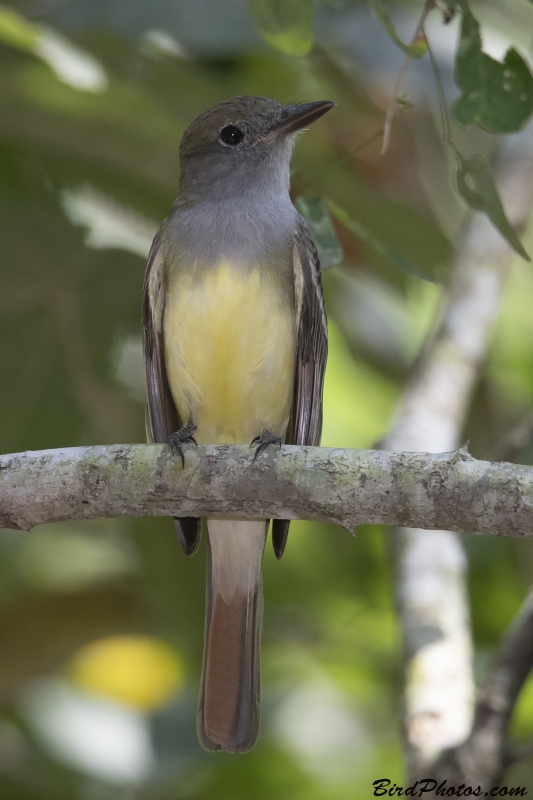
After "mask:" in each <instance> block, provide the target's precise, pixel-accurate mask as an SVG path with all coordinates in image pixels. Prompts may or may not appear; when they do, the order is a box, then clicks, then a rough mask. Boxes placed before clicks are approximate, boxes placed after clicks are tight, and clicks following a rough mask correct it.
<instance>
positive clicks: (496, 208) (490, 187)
mask: <svg viewBox="0 0 533 800" xmlns="http://www.w3.org/2000/svg"><path fill="white" fill-rule="evenodd" d="M456 181H457V190H458V192H459V194H460V195H461V197H462V198H463V200H464V201H465V202H466V203H467V205H469V206H470V208H473V209H474V211H483V212H484V213H485V214H486V215H487V216H488V218H489V219H490V221H491V222H492V224H493V225H494V227H495V228H497V229H498V230H499V231H500V233H501V235H502V236H503V237H504V239H506V240H507V242H508V243H509V244H510V245H511V247H512V248H513V250H515V251H516V252H517V253H518V255H520V256H522V258H523V259H525V260H526V261H531V259H530V257H529V256H528V254H527V252H526V250H525V249H524V247H523V245H522V242H521V241H520V239H519V238H518V236H517V234H516V231H515V230H514V228H513V227H512V225H511V223H510V222H509V220H508V219H507V217H506V215H505V211H504V208H503V205H502V201H501V200H500V196H499V195H498V190H497V189H496V185H495V183H494V178H493V176H492V173H491V171H490V168H489V165H488V164H487V162H486V161H485V159H483V158H481V156H469V158H463V157H462V156H461V163H460V166H459V168H458V170H457V175H456Z"/></svg>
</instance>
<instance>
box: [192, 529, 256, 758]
mask: <svg viewBox="0 0 533 800" xmlns="http://www.w3.org/2000/svg"><path fill="white" fill-rule="evenodd" d="M207 527H208V530H209V542H210V546H209V548H208V551H209V552H208V559H207V605H206V625H205V643H204V663H203V669H202V687H201V692H200V700H199V705H198V717H197V725H198V736H199V739H200V742H201V743H202V745H203V747H205V748H206V750H227V751H229V752H230V753H245V752H246V751H247V750H250V749H251V748H252V747H253V746H254V744H255V742H256V739H257V736H258V733H259V698H260V693H261V683H260V653H259V648H260V641H261V628H262V622H263V584H262V579H261V559H262V556H263V550H264V547H265V540H266V534H267V528H268V523H267V522H265V521H264V520H260V521H259V520H238V521H234V520H208V521H207Z"/></svg>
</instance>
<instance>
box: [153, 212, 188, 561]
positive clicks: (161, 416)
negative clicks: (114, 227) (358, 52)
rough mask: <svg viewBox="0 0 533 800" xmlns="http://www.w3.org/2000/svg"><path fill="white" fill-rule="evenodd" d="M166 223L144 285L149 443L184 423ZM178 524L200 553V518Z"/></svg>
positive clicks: (155, 243)
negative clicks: (173, 358)
mask: <svg viewBox="0 0 533 800" xmlns="http://www.w3.org/2000/svg"><path fill="white" fill-rule="evenodd" d="M164 235H165V223H163V224H162V225H161V227H160V228H159V230H158V232H157V234H156V236H155V239H154V241H153V243H152V247H151V248H150V253H149V255H148V264H147V265H146V273H145V276H144V286H143V303H142V318H143V348H144V363H145V368H146V387H147V392H148V401H147V406H146V435H147V438H148V441H149V442H166V440H167V438H168V437H169V436H170V434H171V433H174V432H175V431H177V430H179V429H180V428H181V426H182V422H181V420H180V418H179V414H178V411H177V409H176V406H175V404H174V400H173V398H172V393H171V391H170V386H169V383H168V378H167V373H166V369H165V359H164V351H163V312H164V307H165V264H164ZM174 524H175V526H176V531H177V533H178V536H179V539H180V542H181V546H182V547H183V550H184V552H185V554H186V555H188V556H190V555H193V553H195V552H196V550H197V549H198V545H199V543H200V531H201V526H200V520H199V519H197V518H196V517H180V518H177V517H174Z"/></svg>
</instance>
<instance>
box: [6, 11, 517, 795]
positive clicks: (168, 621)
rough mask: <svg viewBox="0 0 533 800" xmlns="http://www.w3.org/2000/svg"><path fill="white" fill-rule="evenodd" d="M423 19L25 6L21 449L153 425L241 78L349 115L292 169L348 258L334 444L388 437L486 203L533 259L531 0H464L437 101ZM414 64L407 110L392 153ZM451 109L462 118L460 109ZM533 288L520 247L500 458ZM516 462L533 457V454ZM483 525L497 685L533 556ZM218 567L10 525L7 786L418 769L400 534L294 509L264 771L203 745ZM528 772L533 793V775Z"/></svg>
mask: <svg viewBox="0 0 533 800" xmlns="http://www.w3.org/2000/svg"><path fill="white" fill-rule="evenodd" d="M431 5H432V4H431ZM422 10H423V4H421V3H419V2H415V0H412V2H410V1H409V2H408V0H405V2H396V3H393V2H390V3H385V2H379V0H371V2H369V3H368V4H366V3H364V2H362V0H361V1H360V2H358V0H327V2H326V0H324V1H323V2H322V3H319V4H318V5H317V6H316V7H315V6H313V3H312V2H311V0H305V1H304V0H291V2H284V3H279V2H274V0H272V2H266V1H265V2H263V0H249V1H248V3H247V4H245V3H244V0H223V2H217V0H157V2H151V3H143V2H140V0H114V1H113V2H106V0H99V1H98V2H95V1H94V0H92V1H91V2H90V1H89V0H17V2H11V3H10V4H9V5H5V6H0V242H1V248H0V309H1V316H0V375H1V376H2V392H1V393H0V420H1V424H0V448H1V450H2V451H4V452H13V451H20V450H24V449H38V448H53V447H60V446H72V445H87V444H93V443H116V442H134V441H135V442H136V441H139V442H140V441H144V411H143V405H144V380H143V374H142V359H141V352H140V295H141V286H142V277H143V272H144V261H145V255H146V252H147V249H148V247H149V244H150V241H151V237H152V236H153V234H154V232H155V230H156V228H157V225H158V222H159V221H160V220H161V219H162V218H163V217H164V216H165V214H166V213H167V212H168V209H169V207H170V204H171V203H172V200H173V197H174V193H175V189H176V185H177V177H178V144H179V140H180V137H181V134H182V132H183V130H184V128H185V127H186V125H187V124H188V122H189V121H190V120H191V119H192V118H193V117H194V116H195V115H196V114H197V113H199V112H200V111H202V110H203V109H205V108H206V107H207V106H209V105H211V104H213V103H215V102H217V101H220V100H222V99H224V98H226V97H229V96H232V95H235V94H264V95H268V96H272V97H275V98H276V99H278V100H280V101H282V102H289V101H292V100H302V101H310V100H315V99H326V98H328V99H333V100H335V101H336V102H337V104H338V106H337V108H336V109H335V110H334V111H333V112H332V113H331V114H329V115H328V116H327V117H325V118H324V119H323V120H322V121H321V122H319V123H317V124H316V125H315V126H313V128H312V129H311V130H310V131H309V132H308V133H306V134H305V135H303V136H302V137H301V139H300V142H299V144H298V147H297V150H296V154H295V158H294V163H293V180H292V186H293V196H294V199H295V200H298V204H299V208H300V209H301V210H302V211H303V212H305V213H306V215H307V216H308V217H309V218H310V219H312V220H314V222H315V224H316V226H317V231H318V232H319V238H320V244H321V247H322V249H323V254H324V258H323V260H324V263H325V264H326V263H327V264H328V265H334V264H336V263H337V262H338V261H339V259H340V251H339V243H340V245H341V246H342V251H343V258H342V264H341V265H340V266H336V267H335V268H334V269H331V270H328V272H326V273H325V275H324V283H325V291H326V297H327V306H328V311H329V316H330V359H329V365H328V372H327V379H326V391H325V427H324V436H323V444H324V445H328V446H348V447H370V446H372V445H373V444H375V443H376V442H378V441H379V439H380V438H381V437H382V436H383V435H384V434H385V432H386V431H387V427H388V425H389V422H390V418H391V414H392V411H393V409H394V404H395V401H396V400H397V398H398V397H399V395H400V393H401V389H402V385H403V382H404V380H405V377H406V375H407V373H408V370H409V369H410V367H411V365H412V364H413V362H414V360H415V358H416V354H417V352H418V351H419V349H420V347H421V345H422V343H423V341H424V338H425V336H426V335H427V334H428V332H430V331H431V330H432V329H433V327H434V325H435V321H436V318H437V314H438V309H439V303H440V298H441V295H442V286H443V281H445V278H446V274H447V269H448V267H449V264H450V261H451V259H452V258H453V253H454V249H455V247H456V245H457V242H458V235H459V231H460V227H461V224H462V222H463V220H464V218H465V215H466V214H467V206H466V204H465V201H466V203H468V204H469V205H470V206H473V207H475V208H477V209H479V210H481V211H485V212H486V213H488V215H489V216H490V218H491V220H492V221H493V223H494V224H495V225H496V227H498V229H499V230H500V231H501V232H502V234H503V235H505V236H506V237H507V238H508V239H509V240H510V242H511V244H512V245H513V246H514V247H515V249H516V250H517V251H518V252H521V253H522V255H523V256H525V257H527V251H528V250H531V245H532V242H531V237H530V236H528V234H525V235H524V236H523V237H522V242H521V241H520V240H519V239H518V237H517V235H516V233H514V232H513V231H512V230H511V229H510V228H509V226H508V223H507V222H506V219H505V214H504V210H503V209H502V208H501V205H500V204H499V199H498V196H497V190H496V187H495V186H494V181H493V178H492V175H491V170H490V167H489V166H488V165H489V163H490V160H491V156H492V154H493V152H494V148H495V145H496V144H497V141H498V137H497V134H501V133H506V132H509V131H517V130H518V129H520V128H521V127H523V126H524V125H526V124H527V123H528V120H529V117H530V115H531V111H532V110H533V81H532V78H531V73H530V67H529V65H528V62H529V59H530V56H531V49H530V44H531V41H530V39H531V30H533V26H532V23H533V4H531V3H530V2H528V1H527V0H499V1H498V2H491V1H490V0H485V1H484V2H483V1H482V0H479V1H478V2H472V3H470V7H467V6H466V3H465V2H462V1H461V0H457V1H456V2H452V0H448V2H440V3H439V9H438V10H434V11H432V12H431V14H430V15H429V17H428V22H427V31H428V35H429V41H430V45H431V54H432V56H433V59H434V61H435V62H436V64H437V66H438V70H439V75H440V79H439V80H440V89H439V87H438V85H437V87H436V84H435V79H434V77H433V75H432V70H431V65H430V62H429V54H428V47H427V41H426V40H425V39H424V38H420V37H418V39H415V40H412V39H411V37H412V36H413V32H414V31H415V29H416V25H417V20H418V18H419V16H420V14H421V12H422ZM454 10H458V11H459V12H460V13H458V14H457V15H456V16H455V18H454V19H453V20H451V21H450V22H449V24H448V25H444V24H443V21H442V12H444V13H447V16H448V17H451V16H452V12H453V11H454ZM478 23H479V25H480V26H481V27H480V28H479V27H478ZM255 25H257V28H256V27H255ZM258 30H259V31H260V32H261V34H262V35H263V37H264V39H262V38H261V37H260V35H259V33H258V32H257V31H258ZM313 31H314V40H313ZM479 31H481V35H480V33H479ZM265 40H266V41H265ZM406 53H407V55H408V56H409V55H411V56H413V57H414V59H413V61H412V63H411V65H410V70H409V72H408V74H407V78H406V81H405V85H404V86H402V87H401V90H400V91H399V92H398V94H401V95H403V93H404V92H406V93H407V95H406V96H403V97H402V106H401V108H403V109H404V110H402V111H399V112H398V113H397V114H396V117H395V119H394V121H393V128H392V132H391V140H390V146H389V150H388V152H387V154H386V155H384V156H380V154H379V153H380V149H381V136H380V135H379V134H380V131H382V129H383V120H384V117H385V111H386V108H387V106H388V105H389V104H390V103H389V101H390V97H391V94H392V92H393V87H394V85H395V82H396V77H397V75H398V73H399V71H400V69H401V67H402V62H403V60H404V58H405V54H406ZM507 87H508V88H507ZM439 104H440V111H439ZM443 106H444V107H445V108H448V109H453V120H452V119H451V118H450V114H449V113H448V115H446V114H445V115H444V122H442V113H443ZM462 126H465V127H462ZM515 135H516V134H515ZM457 189H459V192H460V194H461V195H462V198H463V199H461V197H460V196H459V193H458V191H457ZM523 248H525V250H524V249H523ZM532 291H533V272H532V270H531V267H530V266H529V265H528V264H526V263H525V262H524V260H521V259H520V258H518V256H517V260H516V264H515V266H514V269H513V273H512V275H511V278H510V281H509V285H508V288H507V292H506V295H505V298H504V306H503V313H502V317H501V321H500V323H499V325H498V329H497V332H496V336H495V340H494V344H493V347H492V351H491V354H490V358H489V360H488V363H487V365H486V369H485V371H484V374H483V377H482V380H481V381H480V384H479V386H478V389H477V393H476V397H475V402H474V404H473V407H472V410H471V413H470V417H469V420H468V424H467V426H466V428H467V429H466V430H465V432H464V438H465V439H466V438H469V437H470V439H471V452H472V453H473V454H474V455H475V456H476V457H490V455H491V453H492V452H493V450H494V448H495V447H496V445H497V444H498V442H499V441H500V440H501V437H502V436H503V435H504V434H505V433H506V432H507V431H508V430H510V429H511V428H512V427H513V426H514V425H515V424H517V423H518V422H519V421H521V420H522V419H523V418H524V417H525V416H527V415H528V413H529V409H530V408H531V404H532V400H533V317H532V315H531V310H530V309H531V301H530V298H531V296H532ZM517 457H518V458H519V459H520V460H522V461H524V462H526V463H531V459H532V458H533V448H532V447H531V446H530V445H527V444H526V445H525V446H524V448H523V450H522V451H521V452H520V453H519V454H518V456H517ZM464 539H465V544H466V547H467V550H468V553H469V557H470V578H469V585H470V592H471V600H472V622H473V629H474V636H475V644H476V660H477V665H478V672H479V675H482V674H483V671H484V669H485V665H486V664H487V660H488V658H489V656H490V653H491V651H492V649H493V648H494V647H495V645H496V643H497V642H498V639H499V637H500V635H501V633H502V631H503V630H504V628H505V626H506V625H507V624H508V622H509V621H510V619H511V618H512V616H513V614H514V613H515V611H516V610H517V609H518V607H519V604H520V602H521V600H522V599H523V597H524V596H525V593H526V591H527V589H528V587H529V585H530V583H531V579H532V575H533V542H530V541H529V542H527V541H526V542H518V541H511V540H503V539H502V540H498V539H490V538H488V537H477V536H472V535H468V534H465V537H464ZM204 555H205V554H204V552H203V551H202V552H200V553H199V554H198V555H197V556H196V557H195V558H194V559H192V560H190V561H189V560H186V559H185V558H184V557H183V555H182V554H181V552H180V550H179V546H178V542H177V540H176V537H175V534H174V530H173V526H172V524H171V522H170V521H169V520H164V519H147V520H144V519H143V520H114V521H105V522H102V523H98V524H96V523H87V524H81V523H80V524H64V525H56V526H53V527H51V526H43V527H42V528H39V529H36V530H35V531H34V532H33V533H31V534H21V533H14V532H9V531H2V532H1V535H0V598H1V601H2V602H1V605H0V649H1V652H2V658H1V659H0V699H1V717H0V797H2V800H48V799H50V800H72V799H73V798H80V800H108V799H109V800H111V798H112V800H144V799H145V798H146V800H148V798H150V800H159V798H160V799H161V800H165V799H166V798H168V800H171V799H173V798H181V797H188V798H195V799H196V798H197V799H198V800H200V798H202V799H203V798H211V797H213V798H214V797H216V798H217V800H223V798H232V800H239V798H243V800H244V798H249V797H250V795H251V793H253V796H254V798H258V800H260V799H261V798H263V797H264V798H269V800H270V798H272V797H276V798H280V799H281V798H289V797H290V798H291V800H293V799H294V800H298V798H302V800H303V798H305V800H314V799H315V798H316V799H317V800H318V799H319V798H320V799H322V798H325V797H327V798H331V799H332V800H344V798H346V799H347V798H350V800H354V799H355V800H357V798H367V797H369V796H370V794H371V789H370V786H371V783H372V781H373V780H376V779H377V778H382V777H385V776H386V777H389V778H390V779H391V780H392V781H397V782H401V780H402V774H403V766H402V760H401V749H400V743H399V720H400V704H401V697H400V692H399V688H400V675H399V663H400V658H399V655H400V654H399V652H398V634H397V631H396V629H395V620H394V608H393V574H392V568H391V556H390V553H389V551H388V546H387V534H386V532H385V531H382V530H380V529H376V528H370V527H364V528H362V529H360V530H358V535H357V538H356V539H352V538H351V537H350V536H349V535H348V534H347V533H346V532H345V531H342V530H338V529H334V528H327V527H325V526H320V525H312V524H310V523H296V524H294V525H293V527H292V532H291V538H290V542H289V546H288V548H287V552H286V554H285V556H284V558H283V559H282V561H281V562H279V563H278V562H276V561H275V559H274V556H273V553H272V552H271V549H270V548H268V550H267V552H266V555H265V561H264V572H265V608H266V613H265V633H264V645H263V670H264V693H263V694H264V699H263V728H262V733H261V737H260V740H259V743H258V745H257V746H256V748H255V750H254V751H253V752H252V753H251V754H249V755H247V756H245V757H234V756H230V755H227V754H220V755H215V756H213V755H208V754H206V753H204V752H203V751H202V750H201V748H200V746H199V745H198V743H197V741H196V736H195V731H194V725H195V723H194V715H195V704H196V692H197V686H198V681H199V670H200V661H201V650H202V637H203V613H204ZM515 716H516V719H515V721H514V728H515V734H516V736H517V737H518V738H522V739H524V738H528V737H531V736H532V735H533V684H532V685H528V687H526V691H525V692H524V695H523V698H522V700H521V703H520V705H519V707H518V709H517V713H516V715H515ZM522 769H523V770H525V771H523V772H522V773H521V774H520V776H519V777H517V778H516V780H517V781H518V780H519V779H520V780H521V781H522V784H524V782H526V785H527V782H528V781H529V784H528V785H529V786H533V772H532V771H531V768H530V771H529V772H528V771H527V767H523V768H522Z"/></svg>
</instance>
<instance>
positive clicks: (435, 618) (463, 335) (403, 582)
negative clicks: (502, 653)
mask: <svg viewBox="0 0 533 800" xmlns="http://www.w3.org/2000/svg"><path fill="white" fill-rule="evenodd" d="M498 177H499V179H500V184H501V191H502V195H503V197H504V200H505V203H506V207H507V209H508V213H509V217H510V219H511V220H512V222H513V223H514V224H515V225H517V226H518V227H522V226H523V225H524V224H525V223H526V221H527V219H528V217H529V213H530V209H531V204H532V199H533V196H532V187H533V157H532V148H531V142H530V141H529V140H528V139H527V138H524V137H521V138H520V137H519V138H518V139H515V140H514V141H513V142H511V143H506V149H505V153H504V155H503V157H502V158H501V159H500V163H499V168H498ZM514 258H515V255H514V253H513V251H512V250H511V248H510V247H509V246H508V245H507V243H506V242H505V241H504V239H503V238H502V237H501V236H500V234H499V233H498V232H497V231H496V230H495V229H494V227H493V226H492V225H491V224H490V222H489V221H488V219H487V218H486V217H484V216H481V215H479V214H478V215H475V216H473V217H472V218H471V219H470V221H469V223H468V224H467V226H466V228H465V230H464V235H463V240H462V243H461V246H460V248H459V250H458V254H457V258H456V262H455V265H454V267H453V269H452V272H451V275H450V285H449V290H448V296H447V299H446V305H445V308H444V313H443V317H442V321H441V324H440V327H439V329H438V331H437V334H436V336H435V338H434V340H433V342H432V343H431V345H430V346H429V347H428V348H427V350H426V352H425V353H424V354H423V356H422V358H421V360H420V363H419V365H418V368H417V369H416V371H415V372H414V374H413V376H412V378H411V380H410V381H409V384H408V386H407V389H406V391H405V393H404V396H403V397H402V401H401V403H400V405H399V408H398V411H397V415H396V419H395V423H394V425H393V429H392V431H391V433H390V434H389V436H388V438H387V440H386V443H385V446H386V447H387V448H389V449H391V450H420V451H431V452H440V451H443V450H452V449H453V448H454V447H457V445H458V442H459V437H460V435H461V429H462V426H463V423H464V419H465V416H466V412H467V409H468V406H469V403H470V398H471V396H472V392H473V389H474V386H475V383H476V381H477V378H478V375H479V371H480V368H481V365H482V363H483V360H484V358H485V352H486V349H487V346H488V342H489V337H490V333H491V330H492V326H493V323H494V321H495V319H496V317H497V313H498V309H499V300H500V296H501V293H502V291H503V287H504V285H505V281H506V278H507V274H508V272H509V269H510V266H511V263H512V261H513V260H514ZM420 527H421V528H422V527H423V528H425V527H426V526H425V525H422V526H420ZM443 528H446V530H442V531H439V532H438V534H433V536H432V537H428V536H427V535H426V534H425V533H424V531H423V530H420V529H419V530H416V529H409V530H407V529H405V528H401V529H399V530H398V531H397V532H396V537H395V548H396V553H397V558H396V564H397V576H398V580H397V597H398V606H399V615H400V620H401V624H402V631H403V642H404V667H405V733H406V743H407V757H408V764H409V772H410V779H411V778H412V779H413V780H416V779H417V778H418V777H419V776H420V775H421V774H426V776H427V773H428V772H429V771H430V769H431V765H432V762H433V761H434V759H435V758H436V757H438V755H439V753H440V752H442V751H443V750H444V749H446V748H451V747H454V746H457V745H459V744H461V743H462V742H463V741H464V740H465V739H466V738H467V736H468V734H469V732H470V727H471V724H472V714H473V704H474V696H475V691H474V679H473V673H472V644H471V636H470V624H469V610H468V601H467V593H466V587H465V569H466V557H465V555H464V552H463V548H462V545H461V542H460V540H459V538H458V536H457V535H456V534H455V533H452V532H451V531H454V530H457V528H455V527H454V526H452V525H449V524H447V523H443ZM512 529H513V522H511V527H510V528H509V532H511V531H512ZM501 533H502V534H504V535H505V534H506V532H505V531H501ZM502 746H503V743H502Z"/></svg>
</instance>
